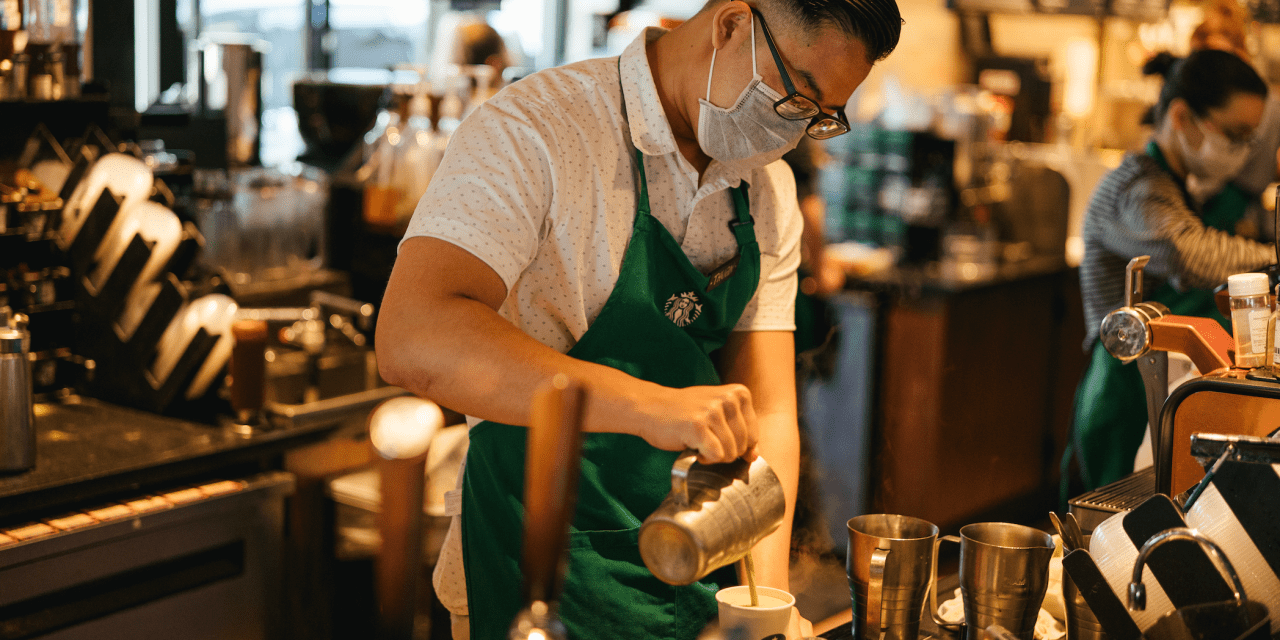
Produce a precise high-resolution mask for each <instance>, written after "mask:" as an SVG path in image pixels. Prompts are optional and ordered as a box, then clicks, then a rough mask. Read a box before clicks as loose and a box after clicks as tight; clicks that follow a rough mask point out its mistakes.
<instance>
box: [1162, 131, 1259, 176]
mask: <svg viewBox="0 0 1280 640" xmlns="http://www.w3.org/2000/svg"><path fill="white" fill-rule="evenodd" d="M1193 119H1194V120H1197V121H1198V122H1196V127H1197V128H1198V129H1199V130H1200V133H1201V134H1202V139H1201V141H1200V146H1199V147H1198V148H1195V149H1192V148H1191V144H1190V143H1189V142H1187V134H1186V131H1185V130H1179V131H1178V140H1179V144H1181V145H1182V159H1183V162H1184V163H1185V164H1186V167H1187V173H1189V174H1192V175H1195V176H1198V177H1199V178H1201V179H1203V180H1210V181H1225V180H1227V179H1229V178H1231V177H1232V176H1234V175H1235V174H1236V172H1238V171H1240V169H1241V168H1242V167H1244V163H1245V161H1246V160H1248V159H1249V151H1250V149H1249V145H1248V143H1242V142H1232V141H1231V140H1230V139H1228V138H1227V136H1225V135H1223V134H1222V132H1220V131H1217V130H1216V129H1214V128H1213V127H1212V125H1208V124H1206V123H1205V122H1204V121H1203V120H1201V119H1200V118H1196V117H1194V116H1193Z"/></svg>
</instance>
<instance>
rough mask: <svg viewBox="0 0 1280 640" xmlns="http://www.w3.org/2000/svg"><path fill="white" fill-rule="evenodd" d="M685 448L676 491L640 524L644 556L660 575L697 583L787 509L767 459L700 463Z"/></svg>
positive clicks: (674, 477) (769, 529) (675, 473)
mask: <svg viewBox="0 0 1280 640" xmlns="http://www.w3.org/2000/svg"><path fill="white" fill-rule="evenodd" d="M697 455H698V454H697V452H696V451H691V450H690V451H685V452H684V453H683V454H681V455H680V457H679V458H678V459H676V462H675V465H673V466H672V468H671V494H670V495H668V496H667V499H666V500H664V501H663V502H662V504H661V505H660V506H659V507H658V509H657V510H656V511H654V512H653V513H652V514H651V515H650V516H649V517H648V518H646V519H645V521H644V525H643V526H642V527H640V557H641V558H642V559H643V560H644V564H645V566H646V567H648V568H649V571H652V572H653V575H654V576H657V578H658V579H659V580H662V581H663V582H666V583H668V584H673V585H686V584H692V583H693V582H696V581H697V580H700V579H702V578H703V577H704V576H706V575H707V574H708V573H711V572H712V571H715V570H716V569H719V568H720V567H723V566H725V565H727V564H729V563H731V562H734V561H737V560H739V559H740V558H742V557H743V556H745V555H746V554H747V552H748V551H750V550H751V548H752V547H753V546H755V544H756V543H757V542H759V541H760V540H762V539H763V538H764V537H765V536H767V535H769V534H770V533H773V531H774V530H775V529H777V528H778V525H779V524H781V523H782V519H783V517H784V515H785V514H786V496H785V495H784V494H783V492H782V484H781V483H780V482H779V481H778V476H776V475H774V473H773V470H772V469H770V468H769V464H768V463H767V462H765V460H764V458H756V459H755V461H754V462H747V461H746V460H735V461H733V462H728V463H724V464H701V463H699V462H698V461H697Z"/></svg>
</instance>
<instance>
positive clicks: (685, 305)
mask: <svg viewBox="0 0 1280 640" xmlns="http://www.w3.org/2000/svg"><path fill="white" fill-rule="evenodd" d="M635 155H636V166H637V168H638V169H639V180H638V184H639V193H638V196H637V202H636V217H635V224H634V227H633V228H632V232H631V234H632V235H631V240H630V243H629V244H628V246H627V250H626V254H625V255H624V257H623V260H622V268H621V273H620V274H619V276H618V282H617V284H616V285H615V286H614V289H613V291H612V293H610V295H609V299H608V300H607V301H606V302H605V305H604V308H603V309H602V310H601V311H600V315H599V316H598V317H597V318H596V320H595V322H593V323H592V324H591V326H590V327H589V328H588V329H587V332H586V333H585V334H584V335H583V336H582V338H581V339H580V340H579V341H578V343H577V344H576V345H574V347H573V348H572V349H570V350H569V353H568V355H570V356H572V357H574V358H578V359H580V360H586V361H588V362H595V363H599V364H604V365H607V366H610V367H614V368H616V369H620V370H622V371H625V372H626V373H628V374H630V375H632V376H634V377H636V378H640V379H642V380H648V381H650V382H654V383H657V384H660V385H664V386H667V387H674V388H683V387H689V386H695V385H715V384H720V376H719V374H718V373H717V372H716V368H715V365H714V363H713V361H712V358H711V356H710V354H711V353H712V352H713V351H715V350H716V349H719V348H720V347H721V346H723V345H724V343H725V340H726V339H727V338H728V336H729V333H730V332H731V331H732V330H733V327H734V325H735V324H736V323H737V321H738V318H739V317H740V316H741V315H742V311H743V309H744V308H745V307H746V305H747V303H748V302H749V301H750V300H751V298H752V296H754V295H755V291H756V286H757V284H758V283H759V279H760V247H759V245H758V244H757V243H756V236H755V228H754V224H753V221H752V218H751V216H750V214H749V206H748V202H747V184H746V183H743V184H742V185H741V186H739V187H738V188H736V189H733V190H732V197H733V203H734V208H735V210H736V215H735V218H734V219H733V220H732V221H726V222H728V223H729V226H730V228H731V229H732V231H733V235H734V238H735V239H736V241H737V245H738V251H739V253H738V258H739V259H738V262H737V267H736V269H735V270H734V271H733V272H732V274H731V275H729V276H728V278H727V279H724V280H722V281H719V282H716V283H715V284H713V283H712V278H709V277H708V276H704V275H703V274H702V273H700V272H699V271H698V270H697V269H695V268H694V266H693V265H692V264H691V263H690V262H689V258H688V257H687V256H686V255H685V254H684V251H683V249H681V248H680V244H679V243H678V242H676V240H675V239H674V238H673V237H672V236H671V234H670V233H669V232H668V231H667V229H666V228H665V227H663V226H662V223H661V222H659V221H658V220H657V219H656V218H654V217H653V216H652V215H651V214H650V212H649V196H648V189H647V186H646V183H645V176H644V156H643V155H642V154H641V153H640V152H639V151H636V152H635ZM717 274H718V275H723V271H722V270H718V271H717V272H716V273H713V275H717ZM709 285H710V286H711V287H712V289H711V290H710V291H708V290H707V288H708V286H709ZM526 433H527V429H525V428H524V427H516V426H511V425H504V424H497V423H493V422H481V423H480V424H477V425H476V426H475V427H474V428H472V429H471V444H470V449H469V450H468V452H467V462H466V467H465V471H464V474H463V490H462V499H463V503H462V540H463V547H462V548H463V561H464V563H465V566H466V579H467V598H468V602H469V608H470V611H471V616H470V619H471V637H472V638H475V639H476V640H498V639H500V638H506V637H507V630H508V626H509V625H510V623H511V620H512V618H514V617H515V614H516V612H517V610H518V609H519V608H520V606H522V604H523V603H522V602H521V601H520V595H521V592H520V586H521V574H520V567H519V565H520V551H521V538H522V535H521V532H522V531H523V527H522V521H523V514H524V509H523V506H522V504H521V501H522V497H523V495H524V460H525V438H526ZM677 455H678V453H677V452H672V451H661V450H659V449H655V448H654V447H652V446H650V445H649V444H648V443H646V442H645V441H644V440H642V439H641V438H638V437H636V436H632V435H625V434H614V433H590V434H587V435H586V438H585V442H584V445H583V452H582V469H581V473H582V475H581V478H580V480H579V486H578V503H577V511H576V513H575V516H574V521H573V523H572V528H571V531H570V541H569V559H568V574H567V577H566V580H565V585H564V592H563V593H562V594H561V597H560V602H559V606H560V608H559V612H560V617H561V619H562V620H563V621H564V623H565V626H566V628H567V629H568V632H569V637H570V638H574V639H578V640H588V639H590V640H595V639H598V638H618V639H622V638H680V639H685V638H687V639H690V640H692V639H693V638H695V637H697V635H698V633H699V632H700V631H701V630H702V629H703V627H704V626H706V624H707V622H708V621H710V620H711V619H712V618H713V617H715V615H716V610H717V605H716V601H715V593H716V591H718V590H719V589H720V588H721V587H722V586H727V585H732V584H736V576H735V574H734V572H733V568H732V566H729V567H724V568H722V569H721V570H719V571H717V572H715V573H713V574H711V575H710V576H708V577H707V578H706V579H704V580H703V581H702V582H698V583H694V584H692V585H687V586H683V587H674V586H671V585H668V584H665V583H663V582H661V581H659V580H658V579H657V578H655V577H653V575H652V574H651V573H650V572H649V570H648V569H646V568H645V566H644V563H643V562H642V561H641V559H640V552H639V547H638V544H637V541H638V538H639V532H640V524H641V521H642V520H643V519H644V518H645V517H647V516H648V515H649V514H650V513H652V512H653V511H654V510H655V509H657V507H658V505H659V504H660V503H661V502H662V500H663V499H664V498H665V497H666V495H667V493H668V492H669V491H670V489H671V465H672V463H673V462H674V461H675V459H676V456H677Z"/></svg>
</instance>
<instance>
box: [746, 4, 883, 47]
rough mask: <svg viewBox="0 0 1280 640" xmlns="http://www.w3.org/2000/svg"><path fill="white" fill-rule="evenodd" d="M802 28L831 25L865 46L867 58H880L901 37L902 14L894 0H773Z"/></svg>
mask: <svg viewBox="0 0 1280 640" xmlns="http://www.w3.org/2000/svg"><path fill="white" fill-rule="evenodd" d="M769 4H771V5H773V6H776V7H778V8H780V9H782V10H783V11H786V12H789V13H790V14H791V16H792V17H793V18H795V19H796V21H797V22H798V23H799V24H800V25H801V26H802V27H803V28H805V29H817V28H821V27H824V26H827V25H833V26H835V27H836V28H838V29H840V30H841V31H843V32H845V33H847V34H849V35H852V36H855V37H857V38H858V40H860V41H862V44H864V45H866V47H867V61H868V62H877V61H879V60H884V59H885V58H887V57H888V56H889V54H890V53H892V52H893V49H894V47H897V46H898V39H899V38H900V37H902V24H903V20H902V14H901V13H899V12H898V3H897V2H895V1H894V0H773V2H770V3H769Z"/></svg>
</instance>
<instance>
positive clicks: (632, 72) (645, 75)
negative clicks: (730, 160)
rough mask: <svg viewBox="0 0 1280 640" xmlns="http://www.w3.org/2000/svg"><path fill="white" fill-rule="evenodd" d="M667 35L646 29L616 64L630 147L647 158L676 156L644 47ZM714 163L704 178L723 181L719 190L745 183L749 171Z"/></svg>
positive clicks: (674, 144)
mask: <svg viewBox="0 0 1280 640" xmlns="http://www.w3.org/2000/svg"><path fill="white" fill-rule="evenodd" d="M666 32H667V30H666V29H662V28H659V27H648V28H646V29H645V30H644V31H643V32H641V33H640V35H639V36H637V37H636V39H635V40H633V41H632V42H631V44H629V45H627V48H626V49H625V50H623V52H622V56H621V57H620V59H619V61H618V70H619V73H620V74H621V78H622V87H623V90H622V96H623V100H625V101H626V109H627V122H628V124H629V126H630V127H631V143H632V144H634V145H635V147H636V149H639V150H640V152H641V153H644V154H645V155H650V156H659V155H666V154H669V153H679V152H680V149H679V147H677V146H676V138H675V134H673V133H672V132H671V123H670V122H669V121H668V120H667V114H666V112H665V111H663V109H662V101H661V100H660V99H659V98H658V86H657V84H656V83H655V82H654V80H653V69H652V68H651V67H650V66H649V55H648V50H647V48H648V45H649V43H651V42H653V41H654V40H657V39H658V38H659V37H661V36H662V35H663V34H665V33H666ZM731 167H732V165H729V166H726V165H723V164H721V163H720V162H717V161H715V160H712V161H711V166H710V167H708V168H707V171H708V178H710V179H711V181H713V182H720V181H723V182H724V183H725V184H723V185H722V186H721V188H723V187H734V186H737V184H738V182H739V181H741V180H749V179H750V178H751V171H741V170H738V169H737V168H736V167H733V168H731Z"/></svg>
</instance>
